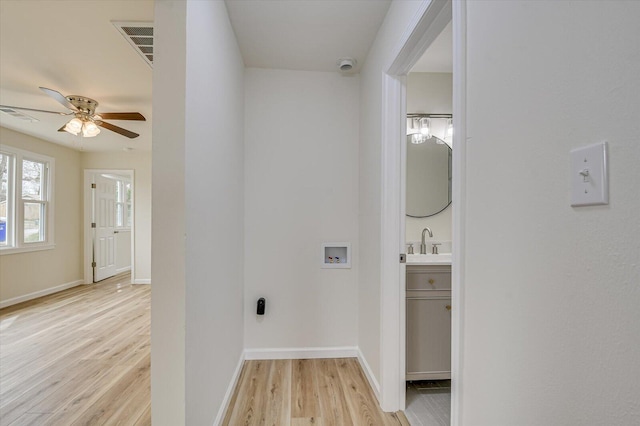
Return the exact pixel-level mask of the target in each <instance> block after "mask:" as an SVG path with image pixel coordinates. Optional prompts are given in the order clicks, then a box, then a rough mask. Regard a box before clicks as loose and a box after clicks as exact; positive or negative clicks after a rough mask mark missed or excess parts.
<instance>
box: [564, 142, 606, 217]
mask: <svg viewBox="0 0 640 426" xmlns="http://www.w3.org/2000/svg"><path fill="white" fill-rule="evenodd" d="M607 162H608V158H607V142H602V143H598V144H595V145H590V146H586V147H583V148H576V149H573V150H571V205H572V206H573V207H578V206H595V205H602V204H609V170H608V165H607Z"/></svg>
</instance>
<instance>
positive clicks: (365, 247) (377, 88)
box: [358, 0, 421, 380]
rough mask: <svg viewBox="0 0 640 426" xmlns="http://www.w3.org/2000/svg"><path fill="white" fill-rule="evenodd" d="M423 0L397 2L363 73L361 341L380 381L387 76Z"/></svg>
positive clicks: (360, 180) (359, 159)
mask: <svg viewBox="0 0 640 426" xmlns="http://www.w3.org/2000/svg"><path fill="white" fill-rule="evenodd" d="M420 3H421V2H420V1H409V0H407V1H394V2H392V3H391V6H390V7H389V12H388V13H387V16H386V17H385V20H384V23H383V24H382V26H381V28H380V30H379V31H378V35H377V36H376V40H375V42H374V44H373V45H372V47H371V50H370V51H369V54H368V57H367V60H366V62H365V63H364V65H363V67H362V71H361V73H360V144H359V157H358V165H359V188H358V193H359V197H358V200H359V201H358V205H359V207H358V209H359V210H358V211H359V213H358V228H359V234H358V237H359V238H358V240H359V247H360V251H359V253H360V255H359V276H358V283H359V286H358V346H359V347H360V349H361V351H362V353H363V355H364V357H365V358H366V361H367V362H368V364H369V365H370V366H371V369H372V371H373V374H374V375H375V377H376V379H377V380H380V346H381V342H380V290H381V278H380V265H381V250H380V249H381V233H380V230H381V222H380V213H381V203H382V200H381V191H382V180H381V164H382V163H381V152H382V144H381V140H382V137H381V135H382V77H383V73H384V72H386V70H387V68H388V66H389V65H391V61H392V60H393V59H395V57H392V56H394V54H395V48H396V47H397V43H399V41H400V39H401V37H402V35H403V33H404V31H405V29H406V28H407V26H408V23H409V22H410V20H411V19H412V18H413V16H414V15H415V13H416V11H417V9H418V7H419V6H420ZM398 231H400V230H398Z"/></svg>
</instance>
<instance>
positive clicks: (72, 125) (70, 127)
mask: <svg viewBox="0 0 640 426" xmlns="http://www.w3.org/2000/svg"><path fill="white" fill-rule="evenodd" d="M64 130H65V132H69V133H71V134H72V135H76V136H77V135H78V133H80V131H81V130H82V120H80V119H79V118H78V117H75V118H72V119H71V121H69V122H68V123H67V124H66V126H64Z"/></svg>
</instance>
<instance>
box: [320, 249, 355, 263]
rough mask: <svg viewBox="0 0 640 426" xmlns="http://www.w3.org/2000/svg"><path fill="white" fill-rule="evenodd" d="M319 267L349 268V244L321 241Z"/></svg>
mask: <svg viewBox="0 0 640 426" xmlns="http://www.w3.org/2000/svg"><path fill="white" fill-rule="evenodd" d="M320 267H321V268H326V269H349V268H351V244H350V243H323V244H322V263H321V264H320Z"/></svg>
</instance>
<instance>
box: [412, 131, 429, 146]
mask: <svg viewBox="0 0 640 426" xmlns="http://www.w3.org/2000/svg"><path fill="white" fill-rule="evenodd" d="M426 140H427V138H426V137H425V136H424V135H423V134H421V133H414V134H413V135H411V143H412V144H414V145H420V144H421V143H425V141H426Z"/></svg>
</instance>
